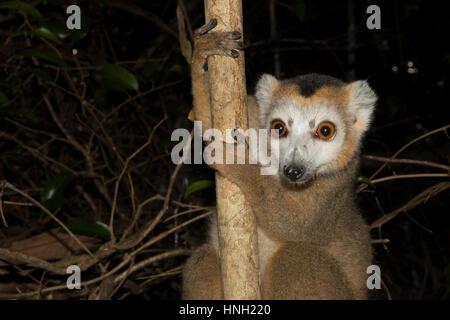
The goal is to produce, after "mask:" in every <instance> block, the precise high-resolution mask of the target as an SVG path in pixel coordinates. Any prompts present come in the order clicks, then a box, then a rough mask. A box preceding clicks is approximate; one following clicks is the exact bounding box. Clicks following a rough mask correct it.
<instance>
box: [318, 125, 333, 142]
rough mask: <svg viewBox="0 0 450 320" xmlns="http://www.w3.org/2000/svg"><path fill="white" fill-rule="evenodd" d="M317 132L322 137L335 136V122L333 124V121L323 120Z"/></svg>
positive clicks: (326, 138) (324, 138)
mask: <svg viewBox="0 0 450 320" xmlns="http://www.w3.org/2000/svg"><path fill="white" fill-rule="evenodd" d="M316 134H317V135H318V136H319V138H320V139H323V140H329V139H331V138H332V137H333V136H334V124H332V123H331V122H322V123H321V124H319V127H318V128H317V131H316Z"/></svg>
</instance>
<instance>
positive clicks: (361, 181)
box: [356, 176, 376, 189]
mask: <svg viewBox="0 0 450 320" xmlns="http://www.w3.org/2000/svg"><path fill="white" fill-rule="evenodd" d="M356 181H357V182H358V183H365V184H367V185H368V186H370V187H372V188H373V189H376V186H375V185H374V184H373V183H372V181H370V179H369V178H366V177H363V176H359V177H358V178H357V179H356Z"/></svg>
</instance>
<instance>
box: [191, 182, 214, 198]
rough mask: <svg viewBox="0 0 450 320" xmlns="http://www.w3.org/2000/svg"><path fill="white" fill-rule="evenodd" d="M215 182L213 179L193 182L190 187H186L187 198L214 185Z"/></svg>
mask: <svg viewBox="0 0 450 320" xmlns="http://www.w3.org/2000/svg"><path fill="white" fill-rule="evenodd" d="M212 186H213V182H212V181H211V180H199V181H194V182H192V183H191V184H190V185H189V187H188V188H187V189H186V191H185V193H184V198H185V199H186V198H187V197H189V196H190V195H191V194H192V193H194V192H197V191H200V190H203V189H206V188H209V187H212Z"/></svg>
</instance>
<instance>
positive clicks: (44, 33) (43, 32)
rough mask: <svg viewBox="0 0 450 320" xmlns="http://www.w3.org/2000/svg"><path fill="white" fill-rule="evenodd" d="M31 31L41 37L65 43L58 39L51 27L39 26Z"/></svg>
mask: <svg viewBox="0 0 450 320" xmlns="http://www.w3.org/2000/svg"><path fill="white" fill-rule="evenodd" d="M31 33H32V34H34V35H36V36H39V37H42V38H45V39H47V40H50V41H53V42H55V43H57V44H63V43H62V42H61V41H60V40H59V39H58V37H57V36H56V35H55V34H54V33H53V32H51V31H50V30H49V29H47V28H46V27H39V28H37V29H34V30H33V31H32V32H31Z"/></svg>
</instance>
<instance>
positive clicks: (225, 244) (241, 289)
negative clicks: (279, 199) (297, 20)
mask: <svg viewBox="0 0 450 320" xmlns="http://www.w3.org/2000/svg"><path fill="white" fill-rule="evenodd" d="M205 16H206V21H207V22H208V21H209V20H210V19H212V18H216V19H217V22H218V23H217V27H216V28H215V29H214V31H219V32H229V31H239V32H241V34H243V28H242V3H241V0H205ZM244 66H245V64H244V54H243V52H241V53H240V57H239V58H237V59H232V58H230V57H222V56H212V57H210V58H209V60H208V73H209V81H210V88H211V107H212V109H213V110H212V115H213V126H214V128H216V129H219V130H220V131H222V134H223V135H224V137H225V130H226V129H234V128H241V129H244V130H246V129H247V127H248V120H247V90H246V85H245V67H244ZM226 139H227V140H228V139H229V137H226ZM228 141H229V140H228ZM216 186H217V187H216V188H217V189H216V193H217V211H218V219H217V221H218V230H219V249H220V250H219V251H220V252H219V255H220V261H221V270H222V284H223V291H224V292H223V293H224V299H260V297H261V296H260V290H259V261H258V252H257V249H258V245H257V244H258V241H257V234H256V223H255V217H254V215H253V213H252V211H251V209H250V207H249V206H248V204H247V203H246V201H245V199H244V197H243V195H242V193H241V192H240V190H239V188H238V187H237V186H236V185H234V184H232V183H231V182H230V181H228V180H227V179H225V178H224V177H222V176H221V175H219V174H218V173H217V174H216Z"/></svg>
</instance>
